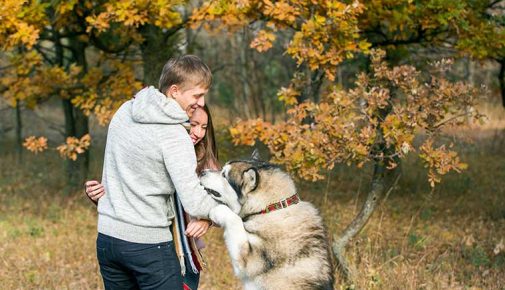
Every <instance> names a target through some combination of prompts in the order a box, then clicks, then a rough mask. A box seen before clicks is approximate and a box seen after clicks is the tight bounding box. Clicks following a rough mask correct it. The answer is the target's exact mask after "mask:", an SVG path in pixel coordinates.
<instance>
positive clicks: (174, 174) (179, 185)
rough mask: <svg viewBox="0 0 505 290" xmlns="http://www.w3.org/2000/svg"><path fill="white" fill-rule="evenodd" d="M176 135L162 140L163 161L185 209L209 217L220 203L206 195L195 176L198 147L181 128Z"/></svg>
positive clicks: (196, 214)
mask: <svg viewBox="0 0 505 290" xmlns="http://www.w3.org/2000/svg"><path fill="white" fill-rule="evenodd" d="M176 127H177V128H174V129H176V130H175V132H174V131H173V133H175V134H174V135H173V136H170V138H163V139H164V140H165V141H164V142H162V144H161V146H162V148H161V150H162V152H163V161H164V163H165V167H166V169H167V171H168V174H169V175H170V179H171V180H172V183H173V184H174V187H175V191H176V192H177V194H178V196H179V198H180V200H181V203H182V206H183V207H184V210H185V211H186V212H187V213H188V214H189V215H191V216H193V217H196V218H208V216H209V211H210V210H211V209H212V208H213V207H215V206H217V202H216V201H215V200H214V199H213V198H212V197H210V196H209V195H208V194H207V191H206V190H205V189H204V187H203V186H202V185H201V184H200V180H199V179H198V176H197V175H196V156H195V148H194V146H193V144H192V143H191V139H190V138H189V136H188V134H187V132H186V130H185V129H184V128H183V127H182V125H181V126H176Z"/></svg>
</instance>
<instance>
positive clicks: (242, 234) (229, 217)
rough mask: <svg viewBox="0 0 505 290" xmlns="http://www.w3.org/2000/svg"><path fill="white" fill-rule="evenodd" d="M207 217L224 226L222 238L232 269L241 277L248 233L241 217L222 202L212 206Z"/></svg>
mask: <svg viewBox="0 0 505 290" xmlns="http://www.w3.org/2000/svg"><path fill="white" fill-rule="evenodd" d="M209 217H210V219H211V220H212V221H214V222H215V223H216V224H218V225H220V226H222V227H223V228H224V240H225V243H226V247H227V248H228V253H229V255H230V257H231V261H232V265H233V270H234V271H235V275H237V276H238V277H242V274H243V273H244V271H243V270H244V268H245V261H246V257H247V255H248V254H249V240H248V234H247V232H246V231H245V228H244V223H243V222H242V219H241V218H240V217H239V216H238V215H237V214H236V213H234V212H233V211H232V210H231V209H230V208H229V207H227V206H225V205H222V204H220V205H218V206H216V207H215V208H213V209H212V210H211V211H210V213H209Z"/></svg>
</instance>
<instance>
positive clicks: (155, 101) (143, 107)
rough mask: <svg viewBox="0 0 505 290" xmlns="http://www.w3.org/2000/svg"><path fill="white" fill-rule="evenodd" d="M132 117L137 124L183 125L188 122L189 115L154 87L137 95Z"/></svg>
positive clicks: (133, 101) (133, 102) (133, 103)
mask: <svg viewBox="0 0 505 290" xmlns="http://www.w3.org/2000/svg"><path fill="white" fill-rule="evenodd" d="M132 117H133V120H134V121H135V122H137V123H155V124H181V123H184V122H186V121H188V115H187V114H186V112H185V111H184V110H183V109H182V108H181V106H179V104H178V103H177V102H176V101H175V100H174V99H171V98H168V97H167V96H165V95H164V94H162V93H161V92H160V91H159V90H158V89H156V88H155V87H153V86H150V87H147V88H144V89H142V90H141V91H139V92H138V93H137V94H136V95H135V99H133V100H132Z"/></svg>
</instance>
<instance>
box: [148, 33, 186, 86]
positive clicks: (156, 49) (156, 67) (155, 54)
mask: <svg viewBox="0 0 505 290" xmlns="http://www.w3.org/2000/svg"><path fill="white" fill-rule="evenodd" d="M177 31H178V30H174V31H166V32H163V30H162V29H161V28H159V27H156V26H153V25H144V26H143V27H142V28H141V33H142V36H143V37H144V39H145V41H144V42H143V43H142V44H141V46H140V50H141V51H142V60H143V66H142V67H143V70H144V84H145V85H148V86H155V87H158V82H159V79H160V75H161V72H162V70H163V66H164V65H165V63H166V62H167V61H168V59H169V58H170V57H172V56H173V55H175V54H176V52H177V49H176V44H177V43H178V41H177ZM163 93H164V92H163Z"/></svg>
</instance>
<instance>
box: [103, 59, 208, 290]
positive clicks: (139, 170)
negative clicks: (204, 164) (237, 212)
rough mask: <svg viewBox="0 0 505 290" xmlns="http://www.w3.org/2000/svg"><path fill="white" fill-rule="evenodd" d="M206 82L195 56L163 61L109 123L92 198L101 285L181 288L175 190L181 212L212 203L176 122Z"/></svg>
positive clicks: (197, 100) (198, 213)
mask: <svg viewBox="0 0 505 290" xmlns="http://www.w3.org/2000/svg"><path fill="white" fill-rule="evenodd" d="M211 81H212V74H211V72H210V69H209V68H208V67H207V66H206V65H205V64H204V63H203V62H202V61H201V60H200V59H199V58H198V57H196V56H191V55H187V56H182V57H179V58H174V59H171V60H169V61H168V62H167V63H166V64H165V66H164V68H163V72H162V74H161V77H160V82H159V88H160V90H159V91H158V90H157V89H155V88H154V87H149V88H145V89H143V90H141V91H140V92H139V93H137V95H136V96H135V98H134V99H133V100H131V101H128V102H126V103H125V104H123V105H122V106H121V108H119V110H118V111H117V112H116V114H115V115H114V117H113V118H112V121H111V123H110V125H109V130H108V135H107V144H106V148H105V158H104V167H103V176H102V183H103V184H104V186H105V191H106V192H107V194H106V195H105V196H104V197H102V198H101V199H100V200H99V203H98V237H97V257H98V261H99V264H100V272H101V274H102V277H103V280H104V285H105V288H106V289H182V277H181V269H180V264H179V261H178V259H177V257H176V254H175V251H174V246H173V242H172V235H171V233H170V228H169V226H170V224H171V221H172V219H173V217H174V208H173V198H174V192H175V191H177V193H178V195H179V198H180V199H181V202H182V204H183V206H184V208H185V209H186V211H187V212H188V213H189V214H190V215H192V216H194V217H202V218H206V217H207V216H208V213H209V211H210V209H211V208H213V207H215V206H216V205H217V204H216V202H215V201H214V200H213V199H212V198H211V197H210V196H208V195H207V193H206V191H205V190H204V188H203V187H202V186H201V185H200V182H199V180H198V177H197V175H196V173H195V169H196V157H195V152H194V147H193V144H192V142H191V139H190V137H189V135H188V134H187V131H186V129H185V128H184V127H183V125H182V124H183V123H184V122H186V121H187V120H188V118H189V116H191V114H192V113H193V112H194V111H195V109H196V108H198V107H202V106H203V105H204V98H205V94H206V93H207V91H208V89H209V87H210V85H211Z"/></svg>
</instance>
